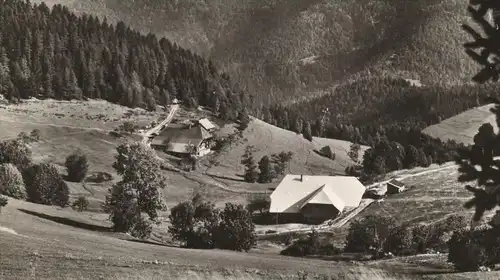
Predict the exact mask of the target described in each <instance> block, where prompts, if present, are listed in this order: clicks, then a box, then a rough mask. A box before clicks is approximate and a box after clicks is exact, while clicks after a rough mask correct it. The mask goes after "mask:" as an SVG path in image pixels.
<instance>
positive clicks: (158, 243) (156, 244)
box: [126, 239, 179, 248]
mask: <svg viewBox="0 0 500 280" xmlns="http://www.w3.org/2000/svg"><path fill="white" fill-rule="evenodd" d="M126 241H130V242H135V243H142V244H148V245H154V246H162V247H170V248H179V246H174V245H169V244H165V243H160V242H155V241H150V240H143V239H126Z"/></svg>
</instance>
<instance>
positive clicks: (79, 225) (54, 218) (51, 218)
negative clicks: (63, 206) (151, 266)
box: [18, 209, 113, 232]
mask: <svg viewBox="0 0 500 280" xmlns="http://www.w3.org/2000/svg"><path fill="white" fill-rule="evenodd" d="M18 210H19V211H21V212H23V213H26V214H28V215H32V216H36V217H39V218H42V219H46V220H49V221H53V222H56V223H59V224H63V225H67V226H71V227H75V228H81V229H85V230H90V231H99V232H111V231H113V229H112V228H111V227H104V226H98V225H93V224H88V223H84V222H79V221H75V220H72V219H68V218H64V217H57V216H51V215H47V214H43V213H38V212H34V211H30V210H26V209H18Z"/></svg>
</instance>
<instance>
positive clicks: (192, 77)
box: [0, 0, 249, 119]
mask: <svg viewBox="0 0 500 280" xmlns="http://www.w3.org/2000/svg"><path fill="white" fill-rule="evenodd" d="M0 93H2V94H4V96H6V97H7V98H8V99H10V100H17V99H19V98H30V97H37V98H55V99H84V98H101V99H105V100H108V101H111V102H114V103H119V104H122V105H125V106H130V107H144V108H148V109H154V108H155V105H156V104H159V105H164V104H167V103H169V100H171V99H173V98H179V99H180V100H182V101H184V103H185V104H188V105H190V106H196V105H205V106H209V107H211V108H212V109H214V110H215V111H217V112H219V113H220V116H221V117H222V118H225V119H234V118H235V117H236V116H237V114H238V112H239V111H241V110H242V108H243V107H244V106H243V104H245V103H248V102H249V101H248V100H247V99H248V97H249V96H248V95H247V94H243V93H242V92H241V91H240V90H238V88H237V87H236V86H235V85H234V84H233V83H232V82H231V80H230V79H229V76H228V75H227V74H225V73H221V72H219V71H218V70H217V69H216V68H215V67H214V65H213V63H212V62H210V61H207V60H205V59H203V58H202V57H201V56H199V55H197V54H195V53H193V52H191V51H189V50H186V49H182V48H180V47H178V46H177V45H176V44H175V43H172V42H170V41H169V40H167V39H164V38H162V39H158V38H157V37H156V36H155V35H152V34H148V35H147V36H144V35H141V34H140V33H139V32H137V31H134V30H132V29H130V28H129V27H127V26H126V25H125V24H124V23H123V22H119V23H118V24H116V26H113V25H111V24H108V23H107V21H106V19H103V20H100V19H98V18H97V17H94V16H91V15H83V16H81V17H78V16H76V15H75V14H73V13H71V12H70V11H69V10H68V9H67V8H66V7H64V6H61V5H55V6H53V8H52V9H49V8H48V7H47V6H46V5H45V4H44V3H42V4H40V5H33V4H31V3H30V2H29V1H16V0H0Z"/></svg>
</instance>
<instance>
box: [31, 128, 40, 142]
mask: <svg viewBox="0 0 500 280" xmlns="http://www.w3.org/2000/svg"><path fill="white" fill-rule="evenodd" d="M30 138H31V140H32V141H35V142H38V141H40V130H39V129H33V130H32V131H31V132H30Z"/></svg>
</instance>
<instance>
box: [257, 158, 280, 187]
mask: <svg viewBox="0 0 500 280" xmlns="http://www.w3.org/2000/svg"><path fill="white" fill-rule="evenodd" d="M259 170H260V173H259V180H258V181H259V183H271V182H272V181H273V179H274V178H275V177H276V174H275V172H274V168H273V165H272V164H271V160H270V159H269V157H268V156H263V157H262V158H261V159H260V161H259Z"/></svg>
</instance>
